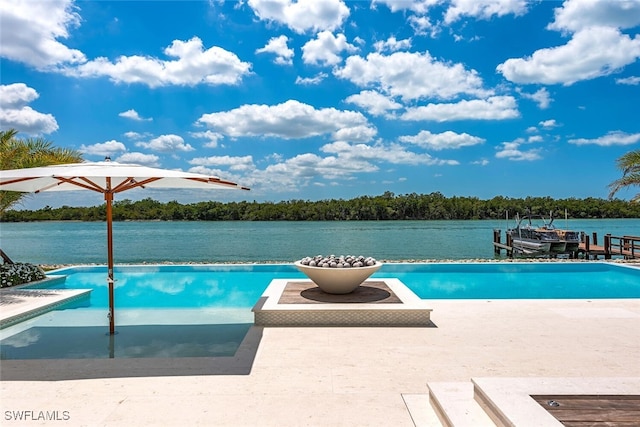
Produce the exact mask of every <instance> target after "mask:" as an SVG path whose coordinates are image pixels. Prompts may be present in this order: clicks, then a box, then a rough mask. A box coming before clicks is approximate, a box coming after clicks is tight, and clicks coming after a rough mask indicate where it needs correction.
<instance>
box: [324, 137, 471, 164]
mask: <svg viewBox="0 0 640 427" xmlns="http://www.w3.org/2000/svg"><path fill="white" fill-rule="evenodd" d="M321 150H322V151H323V152H325V153H332V154H337V155H338V158H340V159H344V160H347V161H350V162H353V161H366V162H373V161H376V162H387V163H392V164H404V165H457V164H458V162H457V161H455V160H441V159H436V158H434V157H432V156H431V155H429V154H426V153H422V154H419V153H414V152H412V151H407V149H406V148H405V147H403V146H402V145H400V144H390V145H388V146H386V145H384V144H380V143H378V144H375V145H366V144H349V143H347V142H345V141H336V142H332V143H331V144H326V145H324V146H323V147H322V148H321Z"/></svg>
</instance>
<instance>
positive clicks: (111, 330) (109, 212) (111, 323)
mask: <svg viewBox="0 0 640 427" xmlns="http://www.w3.org/2000/svg"><path fill="white" fill-rule="evenodd" d="M104 199H105V201H106V202H107V254H108V258H107V269H108V277H107V283H108V285H109V334H110V335H113V334H115V333H116V327H115V324H116V319H115V310H114V295H113V285H114V280H113V214H112V204H113V193H112V192H111V178H107V188H106V191H105V193H104Z"/></svg>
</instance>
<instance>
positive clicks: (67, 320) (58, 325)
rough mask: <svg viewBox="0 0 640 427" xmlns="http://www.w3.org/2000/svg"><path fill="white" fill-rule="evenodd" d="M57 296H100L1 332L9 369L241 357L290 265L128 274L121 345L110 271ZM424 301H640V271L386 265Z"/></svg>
mask: <svg viewBox="0 0 640 427" xmlns="http://www.w3.org/2000/svg"><path fill="white" fill-rule="evenodd" d="M50 275H62V276H66V277H65V279H64V280H59V281H57V282H55V283H53V284H50V285H48V287H52V288H65V289H92V292H91V296H90V297H88V298H86V299H83V300H80V301H77V302H74V303H71V304H68V305H66V306H63V307H60V308H58V309H56V310H52V311H50V312H47V313H45V314H43V315H40V316H38V317H35V318H33V319H29V320H26V321H24V322H21V323H19V324H17V325H14V326H11V327H8V328H5V329H3V330H0V358H1V359H38V358H42V359H51V358H56V359H57V358H62V359H64V358H107V357H117V358H125V357H200V356H206V357H214V356H233V355H234V354H235V352H236V351H237V349H238V347H239V346H240V344H241V342H242V340H243V338H244V337H245V335H246V333H247V332H248V330H249V328H250V327H251V325H252V323H253V314H252V313H251V308H252V307H253V305H254V304H255V303H256V302H257V300H258V298H259V297H260V295H261V294H262V292H263V291H264V290H265V289H266V287H267V286H268V285H269V283H270V282H271V280H272V279H275V278H302V277H304V276H303V275H302V274H301V273H300V272H298V270H297V269H296V268H295V267H294V266H293V265H291V264H261V265H254V264H248V265H247V264H240V265H238V264H235V265H228V264H218V265H187V266H179V265H163V266H120V267H116V269H115V271H114V275H115V279H116V285H115V307H116V309H115V313H116V330H117V332H118V334H117V335H116V336H115V337H108V336H107V335H106V331H107V330H108V326H107V325H108V319H107V317H106V313H107V306H108V299H107V298H108V297H107V282H106V268H105V267H99V266H98V267H94V266H92V267H72V268H66V269H61V270H56V271H54V272H51V273H50ZM373 277H392V278H397V279H399V280H401V281H402V282H403V283H404V284H405V285H407V287H409V288H410V289H411V290H413V292H415V293H416V294H417V295H418V296H419V297H420V298H423V299H564V298H574V299H575V298H577V299H593V298H640V268H638V267H632V266H627V265H620V264H610V263H584V262H580V263H425V264H403V263H399V264H385V265H384V266H383V267H382V268H381V269H380V270H379V271H378V272H377V273H375V274H374V276H373Z"/></svg>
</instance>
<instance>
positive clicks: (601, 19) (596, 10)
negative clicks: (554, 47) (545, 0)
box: [547, 0, 640, 32]
mask: <svg viewBox="0 0 640 427" xmlns="http://www.w3.org/2000/svg"><path fill="white" fill-rule="evenodd" d="M639 24H640V2H638V1H637V0H631V1H629V0H616V1H611V0H589V1H584V0H567V1H565V2H564V3H562V7H559V8H556V9H555V20H554V21H553V22H552V23H551V24H549V25H548V27H547V28H549V29H551V30H558V31H563V32H578V31H580V30H583V29H585V28H589V27H603V26H604V27H614V28H632V27H635V26H637V25H639Z"/></svg>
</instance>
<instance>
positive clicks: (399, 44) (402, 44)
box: [373, 36, 411, 52]
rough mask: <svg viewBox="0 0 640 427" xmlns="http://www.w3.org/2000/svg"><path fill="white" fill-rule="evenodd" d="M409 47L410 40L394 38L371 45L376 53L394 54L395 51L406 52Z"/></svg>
mask: <svg viewBox="0 0 640 427" xmlns="http://www.w3.org/2000/svg"><path fill="white" fill-rule="evenodd" d="M410 47H411V39H404V40H397V39H396V38H395V37H394V36H391V37H389V38H388V39H387V40H384V41H377V42H375V43H374V44H373V48H374V49H375V50H376V51H377V52H395V51H397V50H406V49H409V48H410Z"/></svg>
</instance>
